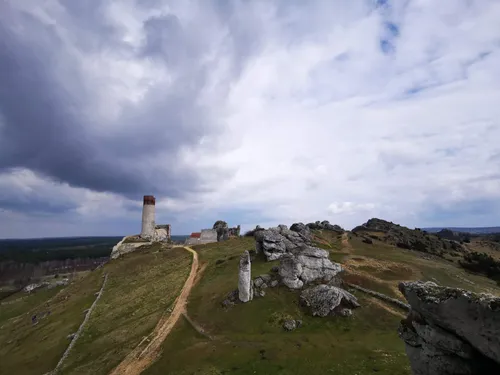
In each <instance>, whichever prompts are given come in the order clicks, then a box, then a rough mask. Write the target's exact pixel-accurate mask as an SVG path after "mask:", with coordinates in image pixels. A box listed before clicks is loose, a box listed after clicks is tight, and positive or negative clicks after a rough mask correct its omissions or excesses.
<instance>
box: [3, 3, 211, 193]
mask: <svg viewBox="0 0 500 375" xmlns="http://www.w3.org/2000/svg"><path fill="white" fill-rule="evenodd" d="M60 3H61V4H62V5H63V6H64V7H65V8H66V11H67V14H66V15H65V17H67V19H65V20H62V21H63V25H65V26H67V28H69V29H70V30H69V31H68V35H72V38H71V39H70V40H71V41H73V40H74V41H75V46H76V48H77V49H78V50H79V52H81V53H86V52H89V51H100V50H106V49H115V50H118V49H119V50H120V51H123V52H124V53H129V54H130V53H131V51H132V48H131V47H130V46H127V45H124V44H123V42H121V37H120V32H119V31H118V30H116V29H114V28H113V27H112V26H110V25H109V24H107V23H106V21H105V19H104V18H103V17H102V15H101V13H100V11H101V10H100V7H99V6H97V7H94V6H92V7H90V6H89V5H85V4H88V3H86V2H74V1H62V0H61V1H60ZM13 4H15V3H13ZM0 10H1V15H0V19H1V22H0V118H2V119H3V121H2V122H3V125H2V122H0V172H5V171H6V170H10V169H12V168H19V167H21V168H28V169H30V170H33V171H36V172H38V173H40V174H42V175H45V176H48V177H50V178H52V179H54V180H56V181H60V182H67V183H68V184H70V185H72V186H78V187H85V188H89V189H92V190H96V191H109V192H115V193H119V194H123V195H125V196H128V197H131V198H137V197H138V196H141V195H142V194H144V193H146V192H147V193H152V194H157V195H159V196H171V197H176V196H182V195H184V194H186V193H188V192H192V191H196V190H197V189H198V187H199V186H201V184H200V180H199V176H198V175H197V174H196V172H195V171H194V170H193V169H191V168H189V166H181V168H173V166H175V165H176V164H177V162H178V151H179V150H180V149H181V148H183V147H185V146H189V145H194V144H196V143H197V142H198V141H199V140H200V138H201V137H202V136H204V135H207V134H210V133H213V132H214V131H217V126H216V124H215V123H213V122H212V121H211V120H210V118H208V116H206V114H205V112H204V108H203V107H201V106H200V105H199V104H196V103H197V99H198V95H199V92H200V91H201V90H202V89H203V87H204V84H205V82H206V79H207V76H208V74H209V73H210V69H211V68H212V67H213V66H210V65H200V63H199V61H200V60H201V57H202V55H203V54H204V53H205V52H206V51H204V50H203V45H202V42H200V41H197V40H196V38H195V36H193V35H191V34H190V33H189V30H185V29H183V27H182V25H181V23H180V22H179V20H178V19H177V17H176V16H168V17H163V18H162V17H160V18H151V19H150V20H147V21H146V22H145V24H144V30H145V35H146V40H145V42H144V45H143V46H142V48H140V50H139V51H137V52H136V55H135V56H134V55H129V58H137V59H154V60H155V61H162V63H163V64H165V66H166V67H168V70H169V74H170V75H171V77H172V79H173V80H172V83H171V85H170V87H169V88H168V90H167V89H165V88H164V87H163V86H153V87H152V88H151V89H150V90H149V92H148V93H147V94H146V95H145V97H144V98H143V99H142V101H141V102H140V103H139V104H129V105H128V106H125V107H123V108H122V110H121V115H120V117H119V118H118V119H117V120H116V121H117V123H118V124H120V125H123V126H120V127H119V129H120V130H119V131H112V132H109V133H106V132H103V133H96V132H95V131H94V132H93V131H92V130H90V129H91V128H94V129H95V128H96V127H99V126H100V125H101V124H100V123H99V121H101V120H100V119H99V117H97V116H94V113H89V112H88V111H89V110H90V111H91V110H92V105H93V104H95V102H94V101H95V98H94V97H95V94H96V93H97V92H99V90H100V87H99V82H97V83H96V82H91V81H89V80H88V78H87V77H86V76H85V74H84V73H83V70H82V69H80V62H79V61H78V57H77V56H75V55H74V54H72V53H70V52H68V49H70V47H73V45H68V41H67V40H64V38H62V37H61V35H60V34H59V33H58V32H57V30H55V28H54V27H52V26H49V25H47V24H45V23H42V22H41V21H40V20H39V19H37V18H35V17H33V16H31V15H30V14H27V13H24V12H21V11H19V10H17V9H15V8H14V6H12V7H9V6H8V5H5V4H4V5H2V6H0ZM20 26H21V27H20ZM102 121H103V123H102V126H104V127H105V126H106V125H108V124H106V123H105V122H104V120H102ZM96 122H97V123H96ZM128 124H133V125H134V126H127V125H128ZM136 124H141V126H140V127H138V126H135V125H136ZM89 125H92V126H89ZM114 125H116V124H114ZM103 134H104V135H103ZM157 155H161V157H162V160H161V161H156V162H153V163H151V161H155V160H154V159H155V157H156V156H157ZM161 163H164V164H163V165H162V164H161ZM168 166H172V168H171V169H170V170H169V171H168V173H167V170H168Z"/></svg>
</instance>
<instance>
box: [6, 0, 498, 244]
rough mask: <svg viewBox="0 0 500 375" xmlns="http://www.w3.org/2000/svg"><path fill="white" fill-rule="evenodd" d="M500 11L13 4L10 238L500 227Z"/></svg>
mask: <svg viewBox="0 0 500 375" xmlns="http://www.w3.org/2000/svg"><path fill="white" fill-rule="evenodd" d="M499 19H500V2H499V1H496V0H476V1H473V0H468V1H466V0H461V1H459V0H449V1H431V0H408V1H381V0H379V1H370V0H354V1H333V0H324V1H307V2H302V1H294V0H281V1H244V0H239V1H237V0H235V1H229V0H226V1H224V0H219V1H216V0H213V1H208V0H206V1H205V0H203V1H166V0H165V1H164V0H103V1H97V0H96V1H74V0H45V1H37V0H3V1H1V2H0V237H37V236H55V235H61V236H62V235H107V234H113V235H121V234H129V233H135V232H138V231H139V230H140V211H141V207H142V196H143V195H144V194H154V195H155V196H156V197H157V222H159V223H171V224H172V225H173V232H174V234H184V233H189V232H191V231H195V230H198V229H200V228H201V227H207V226H210V225H211V224H212V223H213V222H214V221H215V220H217V219H219V218H224V219H226V220H227V221H228V222H229V224H230V225H233V224H242V226H243V229H248V228H249V227H253V226H255V225H256V224H260V225H263V226H269V225H275V224H278V223H287V224H291V223H292V222H295V221H304V222H308V221H315V220H324V219H327V220H330V221H331V222H332V223H337V224H340V225H342V226H344V227H347V228H351V227H353V226H355V225H357V224H361V223H362V222H365V221H366V220H367V219H369V218H371V217H381V218H384V219H387V220H392V221H394V222H398V223H401V224H404V225H408V226H441V225H455V226H461V225H464V226H491V225H500V69H499V67H500V23H499V22H498V20H499Z"/></svg>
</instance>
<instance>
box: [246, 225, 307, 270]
mask: <svg viewBox="0 0 500 375" xmlns="http://www.w3.org/2000/svg"><path fill="white" fill-rule="evenodd" d="M254 237H255V251H256V253H260V252H263V253H264V255H265V256H266V258H267V260H268V261H272V260H276V259H280V258H281V257H282V256H283V254H285V253H287V252H290V251H292V250H293V249H297V248H299V247H301V246H304V245H309V244H310V243H311V239H310V237H309V236H308V235H307V234H301V233H298V232H296V231H292V230H290V229H288V228H287V226H286V225H279V226H278V227H276V228H269V229H267V230H259V231H257V232H255V234H254Z"/></svg>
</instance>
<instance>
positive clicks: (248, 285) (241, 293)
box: [238, 250, 253, 302]
mask: <svg viewBox="0 0 500 375" xmlns="http://www.w3.org/2000/svg"><path fill="white" fill-rule="evenodd" d="M238 276H239V278H238V298H239V299H240V301H241V302H248V301H251V300H252V299H253V282H252V265H251V262H250V253H249V252H248V250H246V251H245V252H244V253H243V255H241V256H240V269H239V274H238Z"/></svg>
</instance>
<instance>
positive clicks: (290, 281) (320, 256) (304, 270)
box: [278, 245, 342, 289]
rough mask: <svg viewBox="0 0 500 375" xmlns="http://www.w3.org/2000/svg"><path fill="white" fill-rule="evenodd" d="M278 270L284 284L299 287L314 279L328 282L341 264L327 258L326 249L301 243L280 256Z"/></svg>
mask: <svg viewBox="0 0 500 375" xmlns="http://www.w3.org/2000/svg"><path fill="white" fill-rule="evenodd" d="M278 272H279V275H280V276H281V280H282V282H283V284H284V285H286V286H287V287H289V288H291V289H300V288H302V287H303V286H304V285H307V284H309V283H311V282H314V281H320V282H324V283H328V282H330V281H331V280H332V279H333V278H334V277H335V276H336V275H337V274H338V273H340V272H342V266H341V265H340V264H338V263H333V262H332V261H331V260H330V259H328V252H327V251H326V250H323V249H319V248H317V247H312V246H307V245H303V246H301V247H300V248H295V249H293V250H292V251H291V252H290V253H287V254H285V255H283V256H282V257H281V259H280V265H279V270H278Z"/></svg>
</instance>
